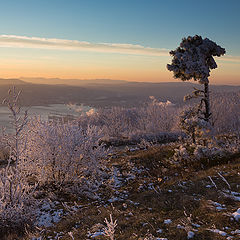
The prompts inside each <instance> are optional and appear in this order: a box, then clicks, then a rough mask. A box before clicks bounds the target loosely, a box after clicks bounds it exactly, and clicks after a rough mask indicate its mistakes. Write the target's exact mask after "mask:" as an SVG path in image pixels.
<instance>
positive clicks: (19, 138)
mask: <svg viewBox="0 0 240 240" xmlns="http://www.w3.org/2000/svg"><path fill="white" fill-rule="evenodd" d="M19 96H20V92H17V91H16V89H15V88H12V89H10V90H9V92H8V97H7V98H6V99H4V101H3V103H4V104H6V105H7V107H8V108H9V110H10V113H11V115H10V122H11V124H12V127H13V132H12V133H11V134H7V133H5V132H4V133H3V137H2V139H1V141H2V144H3V145H4V148H5V149H7V150H8V160H7V162H8V163H7V165H6V166H5V167H2V168H1V169H0V223H1V225H2V226H5V227H7V226H8V227H9V226H11V225H12V227H14V226H16V227H19V226H20V225H21V226H22V224H23V225H24V223H25V222H29V221H30V220H33V219H34V214H33V208H34V204H35V201H34V199H33V194H34V192H35V189H36V186H37V183H36V184H31V183H30V182H29V179H28V176H29V175H30V172H29V171H25V169H24V164H23V161H24V160H23V154H24V151H25V140H26V139H25V138H24V137H23V135H22V132H23V131H24V128H25V127H26V124H27V121H28V115H27V111H25V112H23V113H22V111H21V107H20V106H19Z"/></svg>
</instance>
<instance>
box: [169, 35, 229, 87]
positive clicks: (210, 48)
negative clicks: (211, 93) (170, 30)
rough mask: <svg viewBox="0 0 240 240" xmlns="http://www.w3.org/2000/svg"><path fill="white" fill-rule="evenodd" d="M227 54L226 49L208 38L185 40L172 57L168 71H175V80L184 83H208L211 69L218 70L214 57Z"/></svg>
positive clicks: (173, 52) (196, 36) (198, 37)
mask: <svg viewBox="0 0 240 240" xmlns="http://www.w3.org/2000/svg"><path fill="white" fill-rule="evenodd" d="M225 53H226V51H225V49H224V48H222V47H220V46H219V45H217V44H216V43H215V42H213V41H211V40H209V39H208V38H205V39H202V37H201V36H198V35H195V36H194V37H191V36H189V37H187V38H183V39H182V42H181V43H180V46H179V47H178V48H177V49H176V50H173V51H170V55H172V56H173V59H172V64H167V69H168V70H169V71H173V73H174V78H180V79H181V80H182V81H187V80H190V79H192V78H193V79H194V80H195V81H199V82H200V83H202V84H204V83H208V77H209V76H210V71H211V69H214V68H217V64H216V62H215V60H214V58H213V56H218V57H220V56H221V55H224V54H225Z"/></svg>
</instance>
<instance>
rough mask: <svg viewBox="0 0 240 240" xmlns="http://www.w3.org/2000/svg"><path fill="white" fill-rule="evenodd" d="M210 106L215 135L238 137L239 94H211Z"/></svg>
mask: <svg viewBox="0 0 240 240" xmlns="http://www.w3.org/2000/svg"><path fill="white" fill-rule="evenodd" d="M211 106H212V114H213V115H212V123H213V126H214V130H215V133H216V134H226V133H230V134H233V133H234V134H238V135H240V92H222V93H213V94H212V97H211Z"/></svg>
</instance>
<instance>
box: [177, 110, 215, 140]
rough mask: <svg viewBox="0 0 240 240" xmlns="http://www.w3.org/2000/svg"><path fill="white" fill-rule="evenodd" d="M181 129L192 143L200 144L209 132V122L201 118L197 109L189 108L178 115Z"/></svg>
mask: <svg viewBox="0 0 240 240" xmlns="http://www.w3.org/2000/svg"><path fill="white" fill-rule="evenodd" d="M179 118H180V121H179V125H180V127H181V129H182V130H183V131H184V132H185V133H186V134H187V135H188V136H189V137H190V138H191V139H192V142H193V143H196V142H200V141H201V140H202V139H203V138H204V137H206V136H207V134H208V133H209V132H210V131H211V129H212V127H211V124H210V123H209V122H207V121H206V120H205V119H203V118H201V116H200V114H199V111H198V107H197V106H194V107H189V108H187V109H186V110H184V111H183V112H182V114H181V115H180V117H179Z"/></svg>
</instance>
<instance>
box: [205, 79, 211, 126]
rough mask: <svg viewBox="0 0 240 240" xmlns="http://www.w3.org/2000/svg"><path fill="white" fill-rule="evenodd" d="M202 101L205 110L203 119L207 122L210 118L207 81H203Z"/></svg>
mask: <svg viewBox="0 0 240 240" xmlns="http://www.w3.org/2000/svg"><path fill="white" fill-rule="evenodd" d="M204 103H205V112H204V119H205V121H207V122H209V118H210V115H211V113H210V102H209V86H208V83H204Z"/></svg>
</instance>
